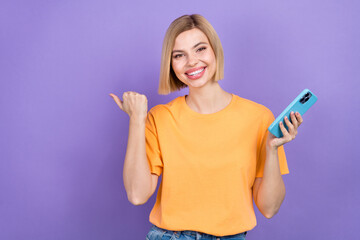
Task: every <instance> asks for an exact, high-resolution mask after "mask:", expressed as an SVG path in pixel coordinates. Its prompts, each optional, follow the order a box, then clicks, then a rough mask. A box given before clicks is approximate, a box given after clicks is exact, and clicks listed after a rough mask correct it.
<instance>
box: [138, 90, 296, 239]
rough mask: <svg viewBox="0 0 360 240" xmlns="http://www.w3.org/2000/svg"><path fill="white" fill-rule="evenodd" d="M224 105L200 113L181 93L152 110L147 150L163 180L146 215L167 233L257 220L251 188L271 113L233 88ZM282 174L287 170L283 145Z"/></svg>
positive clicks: (227, 230) (210, 230) (240, 228)
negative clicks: (230, 98) (190, 105)
mask: <svg viewBox="0 0 360 240" xmlns="http://www.w3.org/2000/svg"><path fill="white" fill-rule="evenodd" d="M232 96H233V97H232V100H231V102H230V104H228V105H227V106H226V107H225V108H223V109H222V110H220V111H218V112H216V113H211V114H201V113H198V112H195V111H194V110H192V109H191V108H190V107H189V106H188V105H187V103H186V101H185V96H180V97H177V98H175V99H174V100H172V101H171V102H169V103H167V104H160V105H157V106H155V107H153V108H152V109H150V111H149V113H148V115H147V119H146V130H145V136H146V154H147V159H148V162H149V166H150V169H151V173H154V174H156V175H158V176H160V175H161V174H162V175H163V176H162V181H161V184H160V187H159V190H158V194H157V198H156V202H155V205H154V207H153V209H152V210H151V213H150V216H149V220H150V222H151V223H153V224H154V225H156V226H158V227H160V228H164V229H168V230H172V231H184V230H191V231H198V232H202V233H207V234H211V235H215V236H225V235H233V234H237V233H241V232H244V231H248V230H250V229H252V228H254V227H255V226H256V217H255V213H254V208H253V200H252V199H253V198H252V186H253V183H254V180H255V178H256V177H262V174H263V170H264V162H265V159H266V146H265V145H266V144H265V141H266V136H267V128H268V127H269V126H270V124H271V123H272V122H273V121H274V116H273V114H272V113H271V111H270V110H269V109H268V108H266V107H264V106H263V105H260V104H258V103H255V102H252V101H250V100H247V99H244V98H241V97H239V96H237V95H235V94H232ZM278 156H279V163H280V171H281V174H286V173H289V170H288V166H287V162H286V157H285V152H284V148H283V147H280V148H279V149H278Z"/></svg>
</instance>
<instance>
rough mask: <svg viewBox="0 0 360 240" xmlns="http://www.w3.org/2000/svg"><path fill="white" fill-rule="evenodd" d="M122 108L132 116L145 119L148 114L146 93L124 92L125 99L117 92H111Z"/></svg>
mask: <svg viewBox="0 0 360 240" xmlns="http://www.w3.org/2000/svg"><path fill="white" fill-rule="evenodd" d="M109 95H110V96H111V97H112V98H113V99H114V101H115V102H116V104H117V105H118V106H119V108H120V109H121V110H123V111H124V112H126V113H127V114H128V115H129V117H130V118H140V119H142V118H143V119H145V118H146V116H147V109H148V100H147V98H146V96H145V95H143V94H140V93H137V92H132V91H128V92H124V93H123V101H121V100H120V99H119V97H118V96H116V95H115V94H112V93H110V94H109Z"/></svg>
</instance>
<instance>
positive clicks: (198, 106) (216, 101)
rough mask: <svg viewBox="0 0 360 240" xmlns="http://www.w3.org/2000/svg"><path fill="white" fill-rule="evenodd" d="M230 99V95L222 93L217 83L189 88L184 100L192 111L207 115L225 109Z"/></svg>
mask: <svg viewBox="0 0 360 240" xmlns="http://www.w3.org/2000/svg"><path fill="white" fill-rule="evenodd" d="M231 97H232V96H231V94H230V93H228V92H226V91H224V90H223V89H222V88H221V87H220V85H219V83H218V82H213V83H212V84H207V85H206V86H203V87H201V88H189V95H188V96H186V98H185V100H186V103H187V104H188V106H189V107H190V108H192V109H193V110H194V111H196V112H199V113H203V114H208V113H214V112H217V111H220V110H221V109H223V108H224V107H226V106H227V105H228V104H229V103H230V101H231Z"/></svg>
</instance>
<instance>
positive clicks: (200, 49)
mask: <svg viewBox="0 0 360 240" xmlns="http://www.w3.org/2000/svg"><path fill="white" fill-rule="evenodd" d="M205 49H206V47H201V48H199V49H198V50H197V51H198V52H201V51H204V50H205Z"/></svg>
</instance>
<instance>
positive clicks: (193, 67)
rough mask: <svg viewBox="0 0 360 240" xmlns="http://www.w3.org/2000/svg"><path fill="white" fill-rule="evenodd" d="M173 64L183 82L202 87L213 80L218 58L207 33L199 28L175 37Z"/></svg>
mask: <svg viewBox="0 0 360 240" xmlns="http://www.w3.org/2000/svg"><path fill="white" fill-rule="evenodd" d="M171 65H172V68H173V70H174V72H175V74H176V76H177V77H178V78H179V79H180V81H181V82H183V83H185V84H186V85H188V86H189V87H190V86H192V87H202V86H204V85H205V84H206V83H208V82H210V81H212V80H213V77H214V74H215V70H216V59H215V54H214V51H213V49H212V48H211V45H210V43H209V40H208V38H207V37H206V35H205V34H204V33H203V32H202V31H201V30H199V29H197V28H193V29H191V30H188V31H185V32H182V33H180V34H179V35H178V36H177V38H176V39H175V45H174V48H173V51H172V57H171Z"/></svg>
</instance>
